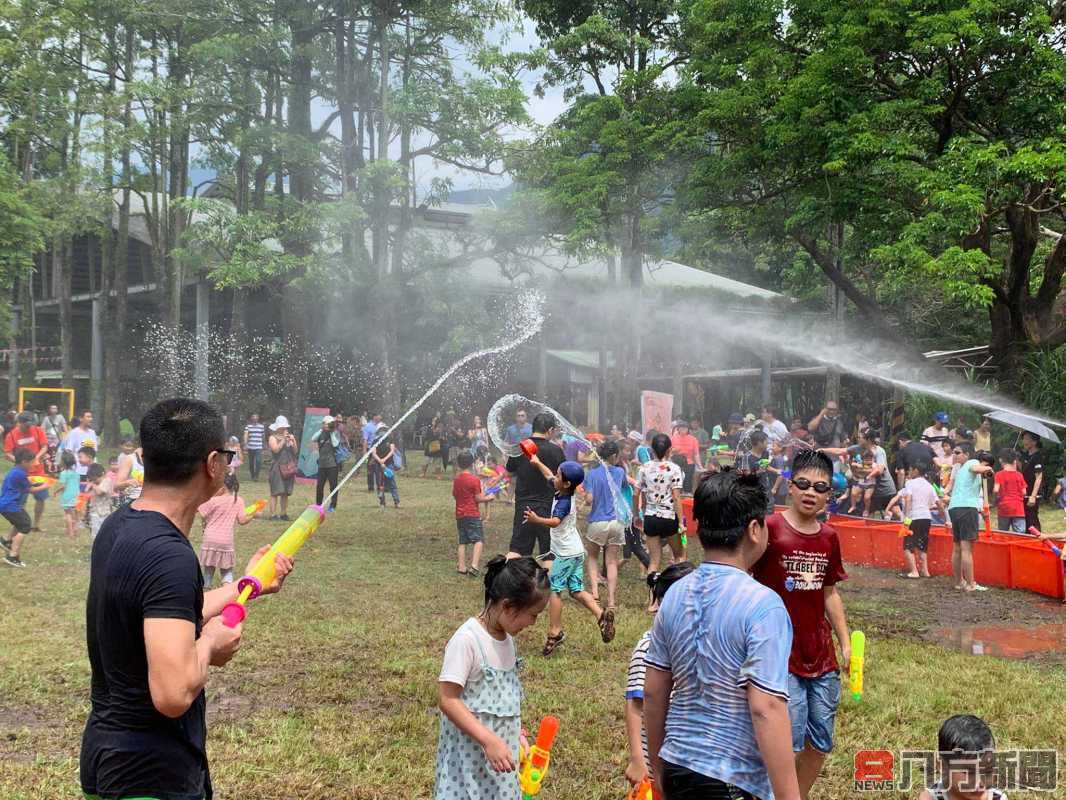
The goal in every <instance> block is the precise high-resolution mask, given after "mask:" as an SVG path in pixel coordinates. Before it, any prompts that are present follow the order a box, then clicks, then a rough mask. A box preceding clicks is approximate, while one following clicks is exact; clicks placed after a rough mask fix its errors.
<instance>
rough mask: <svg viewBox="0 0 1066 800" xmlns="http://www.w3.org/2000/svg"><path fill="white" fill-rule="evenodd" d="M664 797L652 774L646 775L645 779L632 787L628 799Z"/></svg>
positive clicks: (656, 799)
mask: <svg viewBox="0 0 1066 800" xmlns="http://www.w3.org/2000/svg"><path fill="white" fill-rule="evenodd" d="M662 797H663V796H662V795H661V794H659V790H658V789H656V788H655V781H653V780H652V779H651V777H650V776H645V777H644V780H642V781H641V782H640V783H638V784H637V785H636V786H634V787H633V788H632V789H630V791H629V794H628V795H627V796H626V800H662Z"/></svg>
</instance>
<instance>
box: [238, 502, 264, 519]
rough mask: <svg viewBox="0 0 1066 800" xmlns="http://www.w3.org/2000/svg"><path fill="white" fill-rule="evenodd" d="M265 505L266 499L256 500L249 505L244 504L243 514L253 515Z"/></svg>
mask: <svg viewBox="0 0 1066 800" xmlns="http://www.w3.org/2000/svg"><path fill="white" fill-rule="evenodd" d="M266 505H267V501H266V500H256V501H255V502H254V503H252V504H251V505H250V506H245V507H244V516H246V517H252V516H255V515H256V514H258V513H259V512H260V511H262V510H263V509H264V508H266Z"/></svg>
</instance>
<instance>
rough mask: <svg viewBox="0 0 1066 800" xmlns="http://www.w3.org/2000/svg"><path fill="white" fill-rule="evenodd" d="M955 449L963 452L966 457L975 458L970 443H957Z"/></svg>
mask: <svg viewBox="0 0 1066 800" xmlns="http://www.w3.org/2000/svg"><path fill="white" fill-rule="evenodd" d="M955 448H956V449H957V450H961V451H962V452H963V453H964V454H965V455H966V456H968V457H970V458H972V457H973V445H972V444H970V443H969V442H956V443H955Z"/></svg>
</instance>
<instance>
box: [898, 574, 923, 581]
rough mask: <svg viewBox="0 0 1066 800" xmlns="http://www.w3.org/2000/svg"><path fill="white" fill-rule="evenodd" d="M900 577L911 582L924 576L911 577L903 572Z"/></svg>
mask: <svg viewBox="0 0 1066 800" xmlns="http://www.w3.org/2000/svg"><path fill="white" fill-rule="evenodd" d="M899 577H901V578H906V579H907V580H909V581H916V580H918V579H919V578H921V577H922V576H921V575H911V574H910V573H909V572H901V573H899Z"/></svg>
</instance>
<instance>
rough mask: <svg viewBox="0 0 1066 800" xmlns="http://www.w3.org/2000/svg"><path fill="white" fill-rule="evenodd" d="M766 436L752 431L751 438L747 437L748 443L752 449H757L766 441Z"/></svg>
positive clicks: (760, 432)
mask: <svg viewBox="0 0 1066 800" xmlns="http://www.w3.org/2000/svg"><path fill="white" fill-rule="evenodd" d="M767 438H768V437H767V435H766V434H765V433H763V432H762V431H752V432H751V436H749V437H748V442H749V444H751V446H752V447H758V446H759V445H761V444H763V443H764V442H765V441H766V440H767Z"/></svg>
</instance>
